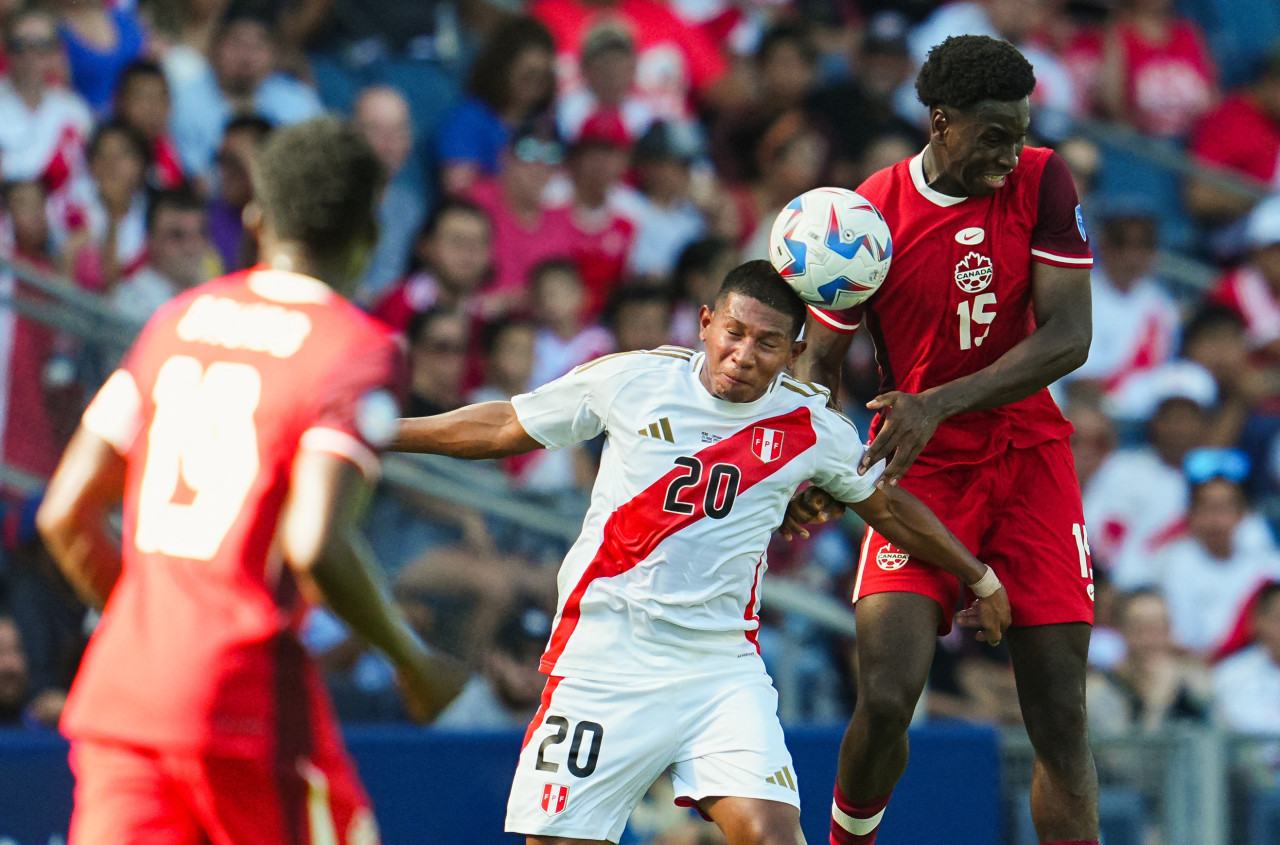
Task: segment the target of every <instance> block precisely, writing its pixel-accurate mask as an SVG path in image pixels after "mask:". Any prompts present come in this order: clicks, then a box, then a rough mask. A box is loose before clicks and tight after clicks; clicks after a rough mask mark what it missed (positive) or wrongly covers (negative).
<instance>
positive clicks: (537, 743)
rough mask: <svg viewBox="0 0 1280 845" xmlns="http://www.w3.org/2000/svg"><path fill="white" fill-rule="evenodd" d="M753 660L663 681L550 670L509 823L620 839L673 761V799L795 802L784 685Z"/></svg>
mask: <svg viewBox="0 0 1280 845" xmlns="http://www.w3.org/2000/svg"><path fill="white" fill-rule="evenodd" d="M753 656H754V655H753ZM742 662H743V663H747V661H745V660H744V661H742ZM756 667H759V663H758V661H754V660H753V661H750V664H749V665H747V666H737V665H731V666H729V667H728V668H727V669H723V670H721V671H718V672H712V673H709V674H704V675H700V676H698V677H690V678H681V679H678V680H671V679H667V680H663V681H659V682H657V683H652V682H648V681H646V680H642V679H637V680H631V681H629V682H626V681H624V682H618V681H591V680H585V679H582V678H552V679H551V680H550V682H549V683H548V684H547V689H546V691H545V692H544V694H543V700H542V706H541V708H540V709H539V712H538V714H537V716H535V717H534V721H533V724H531V725H530V726H529V730H528V732H527V734H526V738H525V742H524V746H523V747H522V749H521V751H520V760H519V763H517V765H516V774H515V779H514V781H513V782H512V785H511V796H510V798H509V800H508V802H507V820H506V830H507V831H508V832H511V833H522V834H525V835H534V836H547V837H557V836H565V837H572V838H576V839H599V840H607V841H610V842H617V841H619V837H620V836H621V835H622V831H623V828H625V827H626V824H627V819H628V817H630V815H631V811H632V810H633V809H635V806H636V804H637V803H638V802H639V801H640V799H641V798H642V797H643V796H644V794H645V792H646V791H647V790H648V789H649V786H650V785H651V784H652V783H653V782H654V781H655V780H657V779H658V777H660V776H661V775H662V773H663V772H664V771H667V770H668V769H669V770H670V772H671V779H672V785H673V786H674V788H675V799H676V803H677V804H681V805H685V806H693V805H694V803H695V802H697V801H700V800H702V799H704V798H709V797H712V796H735V797H742V798H761V799H765V800H769V801H780V802H782V803H784V804H791V805H793V806H796V807H798V806H799V805H800V797H799V792H798V791H797V785H796V777H795V767H794V765H793V764H792V762H791V754H790V752H788V751H787V746H786V741H785V738H784V736H783V732H782V725H781V723H780V722H779V721H778V693H777V691H776V690H774V688H773V682H772V681H771V679H770V678H769V676H768V675H767V674H765V672H764V671H763V668H756ZM743 670H746V671H743Z"/></svg>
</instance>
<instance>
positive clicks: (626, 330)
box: [608, 285, 673, 352]
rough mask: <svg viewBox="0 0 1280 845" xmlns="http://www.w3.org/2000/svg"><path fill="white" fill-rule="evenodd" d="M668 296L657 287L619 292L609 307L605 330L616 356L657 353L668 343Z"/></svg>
mask: <svg viewBox="0 0 1280 845" xmlns="http://www.w3.org/2000/svg"><path fill="white" fill-rule="evenodd" d="M672 312H673V303H672V301H671V294H670V293H669V292H668V291H667V290H666V289H665V288H661V287H651V286H648V285H630V286H628V287H624V288H619V289H618V292H617V293H615V294H614V296H613V300H612V301H611V302H610V303H609V309H608V318H609V329H610V331H612V332H613V344H614V347H615V348H616V349H617V350H618V351H619V352H632V351H634V350H637V349H657V348H658V347H659V346H666V345H667V344H668V343H670V342H671V317H672Z"/></svg>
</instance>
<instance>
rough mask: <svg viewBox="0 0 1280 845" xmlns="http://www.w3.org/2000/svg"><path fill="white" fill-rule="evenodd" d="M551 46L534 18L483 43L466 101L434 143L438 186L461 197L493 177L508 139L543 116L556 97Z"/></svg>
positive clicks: (517, 20) (511, 22)
mask: <svg viewBox="0 0 1280 845" xmlns="http://www.w3.org/2000/svg"><path fill="white" fill-rule="evenodd" d="M554 62H555V45H554V44H553V43H552V42H551V34H550V33H549V32H547V30H546V27H544V26H543V25H542V24H540V23H538V22H537V21H536V20H534V19H532V18H525V17H520V18H512V19H511V20H509V21H507V22H505V23H503V24H501V25H500V26H499V27H498V29H497V30H495V31H494V32H492V33H491V34H490V36H489V38H488V40H486V42H485V45H484V49H483V50H482V51H481V53H480V55H479V57H477V59H476V63H475V65H474V66H472V68H471V78H470V80H469V81H468V83H467V89H468V96H467V98H466V99H464V100H463V101H462V102H461V103H459V104H458V105H457V106H456V107H455V108H454V109H453V111H451V112H449V114H448V115H447V116H446V117H445V119H444V121H443V123H442V125H441V127H440V134H439V136H438V138H437V139H436V148H437V149H436V153H437V155H438V156H439V159H440V184H441V186H442V187H443V188H444V190H445V192H446V193H449V194H462V193H465V192H466V191H467V190H468V189H469V188H470V187H471V186H472V185H473V184H475V182H476V180H477V179H480V178H483V177H492V176H495V175H497V173H498V168H499V165H500V164H501V163H502V153H503V150H505V149H506V147H507V145H508V143H509V142H510V140H511V133H512V132H514V131H516V130H517V129H519V128H520V127H522V126H525V125H527V124H528V123H529V122H530V121H532V120H534V119H535V118H537V117H538V116H539V115H542V114H544V113H546V112H547V111H548V110H549V109H550V107H551V104H552V99H553V97H554V96H555V69H554V67H553V65H554Z"/></svg>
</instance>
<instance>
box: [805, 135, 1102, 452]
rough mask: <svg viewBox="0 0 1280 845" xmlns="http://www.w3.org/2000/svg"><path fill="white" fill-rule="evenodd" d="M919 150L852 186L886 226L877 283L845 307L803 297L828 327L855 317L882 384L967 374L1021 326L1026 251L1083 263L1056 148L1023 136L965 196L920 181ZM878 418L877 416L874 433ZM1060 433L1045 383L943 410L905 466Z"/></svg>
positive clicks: (1029, 256)
mask: <svg viewBox="0 0 1280 845" xmlns="http://www.w3.org/2000/svg"><path fill="white" fill-rule="evenodd" d="M923 156H924V154H923V153H921V154H920V155H917V156H915V157H914V158H910V159H907V160H905V161H901V162H899V163H898V164H895V165H894V166H893V167H890V168H887V169H885V170H882V171H880V172H879V173H876V174H875V175H873V176H872V177H871V178H869V179H868V180H867V181H866V182H864V183H863V184H862V185H861V186H860V187H859V188H858V193H860V194H862V195H863V196H864V197H866V198H867V199H869V200H871V202H873V203H875V205H876V207H877V208H879V209H880V211H881V213H882V214H883V215H884V218H885V221H886V222H888V224H889V231H890V232H892V233H893V253H894V254H893V263H892V264H891V265H890V267H889V275H888V276H887V277H886V278H885V281H884V284H883V285H881V286H880V289H879V290H878V291H877V292H876V293H875V295H873V296H872V297H871V299H869V300H868V301H867V302H866V303H864V304H862V305H860V306H857V307H855V308H853V309H848V310H845V311H839V312H827V311H821V310H818V309H816V308H812V307H811V308H810V312H811V313H812V314H813V315H814V316H815V317H816V318H817V319H819V320H821V321H822V322H823V323H824V324H826V325H827V326H829V327H831V328H833V329H835V330H836V331H841V332H853V331H855V330H856V329H857V328H858V326H859V324H860V323H865V324H866V327H867V330H868V331H869V332H870V334H871V339H872V341H873V342H874V344H875V348H876V360H877V362H878V363H879V365H880V377H881V391H882V392H887V391H891V390H900V391H903V392H906V393H920V392H921V391H924V390H928V389H929V388H931V387H937V386H938V385H940V384H945V383H947V382H950V381H954V380H956V379H958V378H961V377H963V376H967V375H970V374H972V373H976V372H977V371H979V370H981V369H983V368H984V367H987V366H989V365H990V364H992V363H994V362H995V361H996V360H997V359H998V358H1000V356H1002V355H1004V354H1005V353H1006V352H1008V351H1009V350H1010V349H1012V348H1013V347H1014V346H1016V345H1017V344H1018V343H1020V342H1021V341H1022V340H1023V339H1025V338H1026V337H1027V336H1028V335H1030V334H1031V332H1032V331H1033V330H1034V329H1035V318H1034V315H1033V313H1032V301H1031V268H1032V263H1033V262H1041V263H1043V264H1049V265H1051V266H1055V267H1075V268H1089V267H1092V266H1093V258H1092V253H1091V252H1090V249H1089V243H1088V240H1087V238H1086V232H1085V227H1084V222H1083V218H1082V217H1081V216H1080V209H1079V205H1078V202H1077V199H1076V193H1075V186H1074V183H1072V181H1071V174H1070V172H1069V171H1068V170H1067V166H1066V163H1065V162H1063V161H1062V159H1061V158H1059V157H1058V156H1057V154H1056V153H1053V152H1051V151H1050V150H1046V149H1040V148H1037V147H1027V148H1026V149H1024V150H1023V153H1022V156H1021V158H1020V159H1019V162H1018V166H1017V167H1016V168H1014V170H1013V172H1012V173H1010V174H1009V176H1008V180H1007V182H1006V184H1005V185H1004V186H1003V187H1002V188H1000V189H999V190H997V191H996V192H995V193H994V194H993V195H991V196H989V197H967V198H966V197H951V196H947V195H945V194H942V193H939V192H938V191H935V190H933V189H932V188H930V187H929V186H928V185H926V184H925V180H924V165H923ZM882 424H883V417H882V416H880V417H877V418H876V420H875V421H874V422H873V424H872V432H873V434H874V432H876V431H879V430H880V426H881V425H882ZM1070 433H1071V426H1070V425H1069V424H1068V423H1067V421H1066V420H1065V419H1063V417H1062V413H1061V412H1060V411H1059V410H1058V407H1057V405H1055V404H1054V402H1053V399H1052V398H1051V397H1050V396H1049V391H1048V390H1047V389H1045V390H1041V391H1039V392H1037V393H1035V394H1033V395H1031V396H1028V397H1027V398H1026V399H1023V400H1021V401H1019V402H1013V403H1011V404H1008V405H1004V406H1002V407H999V408H993V409H991V410H989V411H975V412H971V413H967V414H957V415H956V416H954V417H951V418H950V419H948V420H946V421H945V422H943V423H942V424H941V425H940V426H938V430H937V431H936V432H935V433H934V435H933V438H932V439H931V440H930V441H929V445H928V446H926V447H925V449H924V451H923V452H921V453H920V456H919V458H917V459H916V462H915V464H914V465H913V466H912V472H913V474H919V473H923V472H929V471H931V470H937V469H940V468H943V467H950V466H955V465H956V464H976V463H978V462H980V461H983V460H986V459H988V458H990V457H992V456H994V455H998V454H1000V453H1001V452H1003V451H1004V450H1005V449H1006V448H1008V447H1009V446H1010V445H1012V446H1016V447H1019V448H1026V447H1028V446H1034V445H1035V444H1037V443H1044V442H1046V441H1049V440H1057V439H1059V438H1064V437H1067V436H1068V435H1070Z"/></svg>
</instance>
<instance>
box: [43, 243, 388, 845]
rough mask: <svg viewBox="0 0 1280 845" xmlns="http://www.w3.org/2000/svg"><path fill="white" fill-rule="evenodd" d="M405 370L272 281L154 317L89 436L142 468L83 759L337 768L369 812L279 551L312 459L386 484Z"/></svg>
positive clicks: (372, 323) (355, 316) (201, 298)
mask: <svg viewBox="0 0 1280 845" xmlns="http://www.w3.org/2000/svg"><path fill="white" fill-rule="evenodd" d="M403 360H404V358H403V353H402V351H401V350H400V348H399V345H398V343H397V341H396V340H395V339H394V337H393V336H392V335H391V334H390V333H389V332H388V331H387V330H386V329H385V328H383V327H382V325H381V323H379V322H377V321H376V320H374V319H373V318H371V317H367V316H365V315H364V314H363V313H362V312H360V311H359V310H358V309H357V308H356V307H355V306H354V305H351V304H350V303H348V302H347V301H346V300H344V299H342V298H341V297H339V296H337V295H336V294H335V293H333V292H332V291H331V290H330V289H329V288H328V287H326V286H325V285H323V284H321V283H320V282H318V281H316V280H314V279H310V278H307V277H304V276H299V275H295V274H290V273H283V272H279V271H275V270H265V269H262V268H257V269H254V270H250V271H245V272H242V273H237V274H234V275H232V276H227V277H224V278H222V279H217V280H214V281H212V282H209V283H208V284H205V285H202V286H200V287H198V288H195V289H194V290H192V291H190V292H188V293H186V294H184V295H182V296H180V297H178V298H176V299H175V300H173V301H172V302H171V303H169V304H167V305H165V306H164V307H163V308H161V309H160V311H158V312H157V313H156V315H155V317H154V318H153V319H152V320H151V321H150V322H149V323H148V324H147V326H146V327H145V328H144V329H143V332H142V334H141V336H140V337H139V339H138V341H137V343H136V344H135V346H134V348H133V349H132V350H131V351H130V352H129V354H128V356H127V357H126V360H125V362H124V364H123V365H122V366H121V368H120V369H119V370H117V371H116V372H115V373H114V374H113V375H112V376H111V378H110V379H108V381H107V383H106V384H105V385H104V386H103V388H102V390H101V391H100V392H99V394H98V395H97V396H96V397H95V399H94V401H93V402H92V403H91V405H90V407H89V409H88V410H87V411H86V412H85V416H84V421H83V425H84V427H85V428H86V429H88V430H89V431H92V432H94V433H96V434H97V435H98V436H100V437H102V438H103V439H104V440H106V441H107V442H108V443H110V444H111V445H112V446H113V447H114V448H115V449H116V451H118V452H119V453H120V454H121V455H122V456H123V457H124V459H125V462H126V474H125V491H124V521H123V564H124V566H123V570H122V572H121V575H120V579H119V581H118V582H117V583H116V585H115V587H114V589H113V590H112V592H111V595H110V597H109V598H108V601H107V604H106V607H105V609H104V611H103V615H102V621H101V623H100V624H99V626H98V629H97V631H96V632H95V633H94V636H93V638H92V640H91V641H90V643H89V647H88V650H87V652H86V654H85V658H84V661H83V663H82V664H81V667H80V671H79V674H78V675H77V677H76V680H75V683H74V684H73V686H72V689H71V693H70V696H69V699H68V702H67V707H66V710H65V712H64V714H63V719H62V729H63V732H64V733H65V734H67V736H69V737H70V738H71V739H72V740H73V743H75V742H77V741H79V742H87V743H90V744H105V745H114V746H119V747H130V748H135V749H146V750H150V751H153V752H155V754H156V755H157V759H159V758H160V757H163V758H165V759H177V758H181V757H183V755H186V756H187V758H188V759H208V758H232V757H233V758H243V759H247V760H252V761H257V763H258V764H259V766H260V767H262V768H264V769H265V770H266V771H267V772H269V773H270V772H278V771H281V770H282V768H283V770H285V771H295V772H298V771H300V770H299V767H300V766H304V763H305V761H307V760H329V761H337V762H334V763H333V764H332V765H331V766H330V767H329V769H328V772H327V773H326V775H325V777H326V778H328V779H329V780H330V781H331V782H334V783H336V782H337V781H344V783H343V784H342V785H341V786H335V787H334V788H333V789H332V790H331V792H332V793H334V794H357V795H358V794H360V791H359V786H358V784H357V783H355V781H354V775H353V774H351V772H350V766H349V764H348V763H347V762H346V756H345V751H343V750H342V745H341V740H340V738H339V735H338V733H337V730H336V727H335V726H334V720H333V717H332V714H331V712H330V708H329V705H328V701H327V697H326V695H325V694H324V692H323V688H322V684H321V681H320V677H319V673H318V671H317V670H316V667H315V666H314V665H313V664H312V662H311V661H310V660H309V658H307V656H306V654H305V652H304V650H303V647H302V645H301V643H300V641H299V639H298V629H299V625H300V621H301V618H302V615H303V613H304V612H305V610H306V607H305V604H304V602H303V601H302V600H301V598H300V596H299V593H298V588H297V584H296V582H295V580H294V578H293V576H292V574H291V572H290V570H289V568H288V567H287V566H286V565H285V563H284V561H283V559H282V557H281V555H280V552H279V550H278V548H277V547H276V545H275V535H276V530H277V524H278V522H279V518H280V515H281V511H282V508H283V506H284V502H285V499H286V496H287V494H288V492H289V481H290V477H291V470H292V467H293V465H294V461H295V459H296V458H297V457H298V455H299V454H300V453H302V452H305V451H312V450H314V451H321V452H327V453H332V454H337V455H339V456H341V457H342V458H344V459H347V460H349V461H351V462H352V463H354V464H356V465H357V466H358V467H359V468H360V469H361V470H362V471H364V472H365V473H366V474H376V473H377V471H378V450H379V449H380V448H382V447H384V446H385V445H386V444H387V443H388V442H389V441H390V438H391V437H392V436H393V434H394V431H395V419H396V416H397V415H398V401H397V398H396V397H397V395H398V393H399V392H400V387H401V384H402V383H403V375H404V366H403ZM89 756H90V758H93V757H94V756H95V755H93V754H92V753H90V755H89ZM85 765H86V766H91V765H92V764H91V763H90V762H88V761H86V762H85ZM313 765H314V764H313ZM272 776H273V777H274V775H272ZM347 779H349V780H350V781H351V785H347V784H346V783H345V780H347ZM89 780H90V781H93V780H94V778H93V777H90V778H89ZM304 780H305V778H304ZM300 782H301V781H297V778H296V777H295V785H297V783H300ZM168 788H169V789H170V790H171V791H172V790H174V789H178V787H177V786H175V785H174V781H173V780H172V779H170V780H169V781H168ZM211 788H213V787H211ZM292 792H293V793H294V794H295V797H300V796H305V792H306V791H305V789H303V790H301V791H299V790H293V791H292ZM289 793H290V790H286V789H283V788H282V790H280V791H278V792H277V793H274V794H276V795H277V797H279V798H280V799H281V800H284V799H287V798H288V797H289ZM219 798H220V799H222V798H225V796H221V795H220V796H219ZM180 800H194V799H192V798H190V796H188V797H187V798H186V799H180ZM361 800H363V799H361ZM365 803H366V804H367V802H365ZM90 809H91V808H87V807H86V808H84V810H83V811H81V810H79V809H78V812H89V811H90ZM295 809H298V810H299V811H301V809H302V807H301V805H300V804H299V805H298V807H297V808H295ZM98 841H106V840H98ZM237 841H240V840H237ZM243 841H249V840H243ZM254 841H257V840H254Z"/></svg>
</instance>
